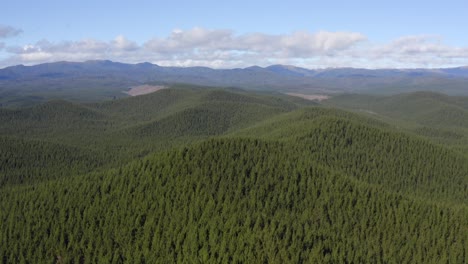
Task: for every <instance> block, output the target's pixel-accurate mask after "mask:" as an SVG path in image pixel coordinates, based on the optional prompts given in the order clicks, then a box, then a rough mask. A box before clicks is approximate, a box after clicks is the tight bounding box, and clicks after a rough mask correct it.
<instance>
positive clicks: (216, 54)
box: [0, 27, 468, 68]
mask: <svg viewBox="0 0 468 264" xmlns="http://www.w3.org/2000/svg"><path fill="white" fill-rule="evenodd" d="M0 47H1V44H0ZM3 53H6V54H7V56H9V57H7V58H6V59H4V60H3V61H1V60H0V66H8V65H12V64H20V63H21V64H37V63H42V62H51V61H60V60H69V61H84V60H95V59H110V60H114V61H121V62H128V63H137V62H144V61H149V62H152V63H157V64H160V65H165V66H171V65H172V66H208V67H214V68H232V67H247V66H251V65H260V66H267V65H271V64H277V63H281V64H293V65H298V66H302V67H308V68H324V67H364V68H382V67H385V68H389V67H397V68H408V67H448V66H459V65H468V47H454V46H450V45H447V44H445V43H444V42H443V39H442V38H441V37H438V36H428V35H422V36H406V37H402V38H399V39H395V40H394V41H391V42H389V43H385V44H376V43H373V42H372V41H371V40H368V38H367V37H366V36H365V35H363V34H361V33H358V32H328V31H319V32H315V33H311V32H308V31H299V32H293V33H290V34H278V35H274V34H264V33H248V34H236V33H235V32H233V31H232V30H218V29H215V30H212V29H205V28H199V27H196V28H193V29H189V30H180V29H176V30H174V31H173V32H172V33H171V34H169V35H168V36H167V37H158V38H153V39H150V40H148V41H146V42H145V43H142V44H138V43H136V42H134V41H132V40H129V39H127V38H126V37H125V36H123V35H119V36H117V37H115V38H114V39H113V40H110V41H99V40H95V39H83V40H78V41H63V42H50V41H48V40H41V41H38V42H36V43H34V44H28V45H24V46H6V47H4V51H3Z"/></svg>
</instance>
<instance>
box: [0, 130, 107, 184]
mask: <svg viewBox="0 0 468 264" xmlns="http://www.w3.org/2000/svg"><path fill="white" fill-rule="evenodd" d="M0 146H1V148H0V188H1V187H2V186H3V185H5V184H19V183H26V182H27V183H30V182H36V181H41V180H44V179H54V178H59V177H68V176H70V175H75V174H81V173H85V172H90V171H92V170H93V169H96V168H98V167H100V166H102V165H103V164H104V163H105V162H106V161H107V157H106V155H104V154H101V153H99V152H96V151H91V150H84V149H80V148H76V147H69V146H65V145H60V144H56V143H49V142H43V141H36V140H24V139H15V138H8V137H1V136H0Z"/></svg>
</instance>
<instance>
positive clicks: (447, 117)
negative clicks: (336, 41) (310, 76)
mask: <svg viewBox="0 0 468 264" xmlns="http://www.w3.org/2000/svg"><path fill="white" fill-rule="evenodd" d="M326 104H328V105H330V106H332V107H339V108H343V109H347V110H352V111H356V112H358V113H360V114H366V115H368V116H371V117H372V118H374V119H380V120H384V121H385V122H389V123H392V124H393V125H395V126H398V127H401V128H405V129H406V131H407V132H412V133H415V134H417V135H420V136H424V137H426V138H429V139H431V140H432V141H434V142H437V143H441V144H444V145H450V146H452V147H455V148H457V149H459V150H461V151H462V152H465V153H466V154H468V147H467V146H468V97H466V96H448V95H445V94H441V93H434V92H416V93H405V94H398V95H393V96H375V95H359V94H344V95H339V96H335V97H332V98H331V99H329V100H327V101H326Z"/></svg>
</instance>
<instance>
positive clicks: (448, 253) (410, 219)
mask: <svg viewBox="0 0 468 264" xmlns="http://www.w3.org/2000/svg"><path fill="white" fill-rule="evenodd" d="M54 107H58V109H61V110H60V112H63V115H64V116H65V118H61V114H57V115H55V111H53V112H54V114H51V113H50V111H52V110H51V109H54ZM63 108H66V109H68V110H65V109H63ZM1 115H2V116H1V117H0V118H2V120H4V122H2V124H1V125H0V135H1V137H0V143H1V144H2V147H1V148H0V159H1V160H0V162H1V164H2V166H1V168H2V170H0V177H2V179H3V181H2V185H1V186H0V209H1V210H0V221H1V223H2V225H1V226H0V236H1V241H8V243H2V244H1V245H0V260H1V261H2V262H4V263H43V262H46V263H47V262H59V263H129V262H138V263H193V262H199V263H225V262H227V263H466V262H467V260H468V259H467V258H468V176H467V175H468V158H467V157H466V156H465V155H463V154H462V153H460V152H459V151H457V150H454V149H453V148H452V147H451V146H450V145H443V144H438V143H434V142H433V141H431V140H429V139H427V138H425V137H421V136H418V135H414V134H411V133H407V132H405V131H406V130H405V129H399V128H398V127H396V126H395V125H394V123H392V122H390V123H387V122H385V120H384V119H381V118H378V119H376V118H373V117H372V116H368V115H361V114H358V113H351V112H347V111H343V110H337V109H333V108H329V107H323V106H317V105H310V103H308V102H307V101H302V100H300V99H297V98H291V97H286V96H274V95H265V94H252V93H248V92H243V91H238V90H221V89H206V90H202V91H201V90H199V88H197V87H183V88H181V87H179V88H177V89H168V90H161V91H159V92H156V93H154V94H151V95H146V96H137V97H134V98H128V99H123V100H116V101H113V102H105V103H96V104H88V105H77V104H70V103H67V102H51V103H49V104H46V105H42V106H38V107H35V108H27V109H19V110H14V111H13V110H6V111H3V112H2V113H1ZM24 130H26V132H21V131H24ZM21 151H22V152H25V153H27V155H26V154H21V153H22V152H21ZM57 153H63V158H62V157H61V156H58V155H57ZM143 156H144V157H143ZM28 159H31V162H27V161H28ZM38 164H45V165H46V166H45V168H47V169H41V168H40V167H39V166H38ZM6 165H7V166H6ZM21 175H27V177H23V178H21V180H19V179H20V177H21ZM48 176H50V177H48ZM17 177H18V178H17Z"/></svg>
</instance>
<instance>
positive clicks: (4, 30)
mask: <svg viewBox="0 0 468 264" xmlns="http://www.w3.org/2000/svg"><path fill="white" fill-rule="evenodd" d="M21 32H23V31H22V30H21V29H17V28H14V27H11V26H7V25H0V38H9V37H14V36H18V35H19V34H21Z"/></svg>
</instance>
